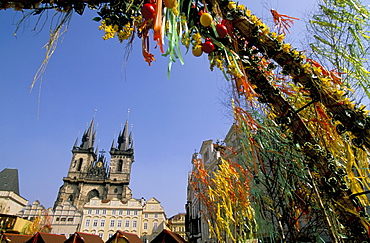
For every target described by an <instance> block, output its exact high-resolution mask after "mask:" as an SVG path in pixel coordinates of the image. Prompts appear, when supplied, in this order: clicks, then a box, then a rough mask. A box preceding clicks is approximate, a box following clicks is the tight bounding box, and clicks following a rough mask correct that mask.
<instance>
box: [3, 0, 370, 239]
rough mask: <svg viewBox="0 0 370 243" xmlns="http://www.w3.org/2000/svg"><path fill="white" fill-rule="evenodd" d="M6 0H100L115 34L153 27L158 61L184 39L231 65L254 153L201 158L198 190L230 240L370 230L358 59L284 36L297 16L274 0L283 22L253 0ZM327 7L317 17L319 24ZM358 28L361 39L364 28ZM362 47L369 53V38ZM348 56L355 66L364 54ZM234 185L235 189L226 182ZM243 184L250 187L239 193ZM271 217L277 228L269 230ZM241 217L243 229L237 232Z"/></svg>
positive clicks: (74, 5) (67, 0)
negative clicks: (331, 62) (355, 93)
mask: <svg viewBox="0 0 370 243" xmlns="http://www.w3.org/2000/svg"><path fill="white" fill-rule="evenodd" d="M354 3H355V4H356V6H357V7H358V6H359V5H358V4H357V3H356V2H354V1H353V0H348V1H341V4H344V5H346V4H347V7H350V6H352V5H353V4H354ZM351 4H352V5H351ZM0 8H1V9H7V8H13V9H14V10H21V11H30V12H29V13H31V14H28V15H27V16H30V17H31V16H40V15H42V14H44V13H45V11H55V10H56V11H58V12H62V14H64V15H65V16H70V14H71V13H72V12H76V13H78V14H81V15H82V14H83V13H84V11H85V10H86V9H87V8H89V9H91V10H95V11H96V12H97V17H96V18H94V20H95V21H98V22H100V27H99V28H100V30H102V31H104V34H103V39H104V40H107V39H110V38H115V37H117V38H118V40H119V41H120V42H127V44H131V43H132V42H133V41H134V39H135V38H139V39H141V42H142V55H143V58H144V61H146V62H147V63H148V64H149V65H152V63H153V62H154V61H155V56H154V54H152V53H151V50H150V43H152V42H154V43H155V45H156V46H157V47H159V48H158V49H159V51H160V52H161V54H162V55H163V56H167V57H168V58H169V66H168V75H169V73H170V70H171V65H172V63H173V62H175V61H177V60H179V61H180V62H181V63H183V59H182V54H181V53H182V50H183V48H182V47H181V45H183V46H184V47H185V49H186V50H191V52H192V54H193V55H194V56H195V57H199V56H202V55H207V56H208V58H209V61H210V69H211V70H213V68H215V67H216V68H218V69H220V70H221V72H223V73H224V75H225V79H227V80H228V81H230V83H231V85H232V87H233V90H234V100H235V102H236V104H237V105H234V111H235V118H236V121H237V123H236V124H237V131H238V133H239V138H240V142H241V145H242V148H243V150H242V151H240V152H239V153H238V154H239V156H241V157H242V158H243V160H242V163H234V162H235V161H234V162H233V160H232V159H230V160H227V159H225V158H224V159H222V160H221V163H220V166H219V170H218V171H217V172H215V174H214V175H209V174H208V172H207V171H205V169H204V168H202V167H201V166H200V165H199V166H196V169H195V171H194V173H193V175H194V178H196V180H194V181H193V187H194V190H195V191H196V192H197V193H198V196H199V197H200V199H201V201H202V202H203V203H204V204H205V205H206V208H207V209H208V212H207V214H205V217H208V219H209V226H210V229H211V232H212V233H213V234H214V235H215V237H216V238H217V240H218V241H220V242H222V241H226V240H227V239H225V238H224V237H225V234H224V232H226V237H228V239H231V241H233V242H240V241H242V242H243V241H246V240H247V238H253V237H260V236H264V235H265V234H268V235H270V236H273V237H275V240H276V241H279V240H283V241H291V242H292V241H297V240H299V239H302V237H306V235H310V234H311V233H312V232H313V231H312V229H313V228H315V227H317V225H320V227H321V228H322V229H323V232H326V233H327V234H328V235H329V237H331V239H332V241H333V242H342V241H343V239H344V238H346V239H349V240H350V241H351V242H367V241H368V238H369V237H368V235H369V232H368V229H369V226H370V223H369V217H368V215H367V214H366V210H365V207H366V206H368V205H369V201H368V199H367V197H366V193H367V192H368V191H369V190H370V188H369V184H370V183H369V182H370V181H369V178H368V173H369V172H370V171H369V168H368V167H369V166H368V158H367V157H368V152H369V149H370V141H369V139H368V137H369V135H370V119H369V118H368V117H367V113H368V111H366V110H365V106H359V105H356V103H355V102H354V101H351V100H350V99H349V96H348V95H347V94H348V93H351V90H350V88H349V87H348V84H347V83H344V82H343V79H342V74H343V73H342V72H341V71H343V70H344V71H346V72H347V71H348V70H349V69H350V68H348V67H347V68H343V69H342V70H341V69H340V67H339V66H337V69H336V71H335V70H331V71H329V70H328V69H327V68H325V67H324V66H323V65H321V64H319V62H318V61H315V60H312V59H308V58H306V55H305V53H304V52H301V51H298V50H297V49H295V48H293V47H292V46H291V45H290V44H289V43H285V42H284V38H285V34H286V33H289V27H290V26H291V25H292V24H293V23H294V22H293V21H294V20H298V19H297V18H294V17H290V16H287V15H282V14H279V13H278V12H277V11H276V10H271V13H272V15H273V18H274V22H275V24H276V26H275V27H276V28H275V29H276V30H277V32H274V31H271V30H270V28H269V27H268V26H267V25H266V24H264V23H263V22H262V21H261V20H260V19H259V18H258V17H257V16H255V15H253V14H252V13H251V11H250V10H248V9H247V8H245V7H244V6H243V5H239V4H237V3H235V2H232V1H228V0H210V1H206V0H202V1H200V0H197V1H190V0H182V1H177V0H164V1H162V0H131V1H118V0H117V1H115V0H112V1H100V0H84V1H77V0H63V1H62V0H59V1H39V0H33V1H29V0H19V1H2V2H1V4H0ZM347 9H348V8H347ZM360 10H361V8H360ZM360 10H359V11H360ZM364 11H365V10H361V11H360V12H361V13H362V12H364ZM327 12H328V11H327ZM333 16H337V17H338V15H336V14H333ZM318 18H319V17H317V16H316V18H315V21H316V22H312V23H313V24H318V21H319V19H318ZM67 22H68V21H66V18H63V20H62V21H61V22H60V24H59V25H57V27H55V28H54V31H52V35H51V36H52V37H51V41H50V44H49V46H48V49H47V50H48V52H47V55H46V58H45V61H44V62H43V65H42V67H41V73H42V71H43V70H44V69H45V67H46V64H47V62H48V60H49V58H50V56H51V54H52V52H53V51H54V47H55V43H56V38H57V37H58V36H59V34H60V31H61V29H62V27H63V25H64V24H66V23H67ZM319 24H323V22H321V23H319ZM331 28H336V26H333V25H332V26H331ZM342 31H343V30H342ZM361 31H362V30H361ZM351 33H352V32H351ZM361 33H362V34H363V35H362V36H363V38H365V39H367V37H366V36H364V33H365V32H361ZM315 38H316V39H317V40H320V41H321V39H322V38H321V37H320V38H321V39H319V38H318V37H315ZM352 38H354V39H355V40H356V44H357V45H358V46H360V47H361V38H360V37H359V36H358V35H354V34H352ZM322 43H325V44H326V42H325V40H324V41H322ZM330 45H332V46H334V47H336V46H335V44H333V43H330ZM313 47H314V48H313V51H315V50H319V49H318V48H319V47H318V46H314V45H313ZM315 48H316V49H315ZM360 49H361V53H362V54H363V53H364V50H365V49H363V48H360ZM320 50H321V49H320ZM323 53H324V52H322V50H321V51H320V52H319V54H323ZM356 58H358V59H360V58H362V56H358V57H356ZM347 61H348V62H349V63H350V66H351V65H352V66H353V65H354V63H359V62H361V61H360V60H357V59H356V60H355V62H351V61H350V60H347ZM336 65H340V63H336ZM356 65H357V64H356ZM356 67H359V65H357V66H356ZM358 70H362V72H358V71H356V73H355V76H356V75H357V76H361V75H363V76H361V78H360V82H363V83H362V84H361V85H362V86H363V87H366V85H363V84H366V83H364V82H365V81H364V80H366V77H365V76H366V75H365V74H367V73H368V72H367V71H366V70H365V69H364V67H363V66H361V67H359V69H358ZM39 74H40V73H38V74H37V76H36V77H35V80H34V82H36V81H37V79H38V78H39V77H40V76H39ZM348 75H349V76H351V74H348ZM272 134H273V135H272ZM286 158H290V159H289V161H287V159H286ZM288 173H293V174H292V176H291V177H289V176H287V175H288ZM225 175H230V177H228V176H225ZM249 179H251V180H249ZM240 182H243V183H241V184H240ZM225 185H227V186H229V187H230V188H228V189H230V190H225V189H222V188H225ZM276 188H279V189H278V190H276ZM236 193H239V196H240V195H244V196H245V197H243V198H239V199H240V200H233V201H230V198H232V197H233V196H234V195H236ZM238 213H239V214H238ZM302 217H310V218H316V219H317V220H316V221H313V222H318V224H317V225H314V224H313V223H306V224H305V225H304V224H302V223H301V221H300V219H302ZM320 217H322V218H321V219H320ZM243 221H247V223H246V224H242V222H243ZM271 222H273V223H271ZM266 225H269V227H267V228H269V229H271V231H272V232H269V233H267V232H263V231H261V229H264V228H266V227H265V226H266ZM233 227H234V228H235V227H236V228H238V229H241V231H239V233H237V234H236V233H235V231H234V232H233V231H232V230H231V229H232V228H233ZM303 228H305V229H306V230H305V232H306V235H303V233H302V232H304V230H303ZM310 232H311V233H310ZM318 237H319V235H318ZM311 240H312V239H311Z"/></svg>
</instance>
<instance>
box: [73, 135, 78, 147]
mask: <svg viewBox="0 0 370 243" xmlns="http://www.w3.org/2000/svg"><path fill="white" fill-rule="evenodd" d="M77 143H78V137H77V138H76V141H75V143H74V144H73V148H72V149H76V148H77V147H78V145H77Z"/></svg>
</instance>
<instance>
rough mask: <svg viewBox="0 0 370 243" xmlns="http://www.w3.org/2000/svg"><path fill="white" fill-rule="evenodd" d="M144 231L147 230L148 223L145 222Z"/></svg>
mask: <svg viewBox="0 0 370 243" xmlns="http://www.w3.org/2000/svg"><path fill="white" fill-rule="evenodd" d="M144 229H145V230H147V229H148V223H147V222H145V223H144Z"/></svg>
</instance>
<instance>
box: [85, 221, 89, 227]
mask: <svg viewBox="0 0 370 243" xmlns="http://www.w3.org/2000/svg"><path fill="white" fill-rule="evenodd" d="M89 226H90V219H86V221H85V227H89Z"/></svg>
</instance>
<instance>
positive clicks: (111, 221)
mask: <svg viewBox="0 0 370 243" xmlns="http://www.w3.org/2000/svg"><path fill="white" fill-rule="evenodd" d="M109 226H110V227H114V219H111V220H110V224H109Z"/></svg>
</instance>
